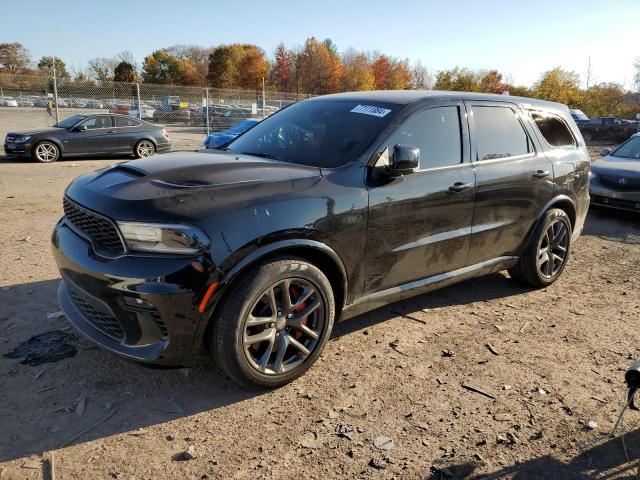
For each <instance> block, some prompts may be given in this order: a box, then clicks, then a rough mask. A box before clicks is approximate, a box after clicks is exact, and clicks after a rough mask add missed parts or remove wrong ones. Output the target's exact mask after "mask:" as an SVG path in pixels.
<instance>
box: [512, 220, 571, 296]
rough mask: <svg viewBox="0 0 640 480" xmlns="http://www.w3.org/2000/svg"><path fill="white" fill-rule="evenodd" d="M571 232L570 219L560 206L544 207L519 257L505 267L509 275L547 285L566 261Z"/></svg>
mask: <svg viewBox="0 0 640 480" xmlns="http://www.w3.org/2000/svg"><path fill="white" fill-rule="evenodd" d="M554 232H557V233H554ZM571 234H572V231H571V220H570V219H569V216H568V215H567V214H566V212H565V211H564V210H562V209H560V208H552V209H550V210H547V211H546V212H545V214H544V215H543V217H542V218H541V219H540V220H539V221H538V224H537V225H536V227H535V229H534V230H533V234H532V235H531V238H530V239H529V242H528V243H527V246H526V247H525V249H524V251H523V253H522V256H521V257H520V260H519V261H518V263H517V264H516V265H514V266H513V267H512V268H510V269H509V275H510V276H511V278H513V279H514V280H516V281H518V282H520V283H523V284H525V285H529V286H532V287H536V288H542V287H546V286H548V285H551V284H552V283H553V282H555V281H556V280H557V279H558V277H559V276H560V275H561V274H562V272H563V270H564V267H565V266H566V265H567V261H568V260H569V254H570V252H571ZM541 262H542V263H541Z"/></svg>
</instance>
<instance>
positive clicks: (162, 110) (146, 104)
mask: <svg viewBox="0 0 640 480" xmlns="http://www.w3.org/2000/svg"><path fill="white" fill-rule="evenodd" d="M309 97H310V95H304V94H296V93H283V92H273V91H269V90H227V89H215V88H206V87H204V88H201V87H188V86H181V85H157V84H147V83H119V82H94V81H88V80H71V79H70V78H68V77H60V76H56V75H55V74H54V73H53V72H52V74H51V75H25V74H8V73H2V74H0V112H1V113H4V114H6V113H7V112H11V111H15V112H16V113H17V112H20V111H38V110H40V111H47V112H48V111H49V109H50V110H51V112H50V115H52V117H55V119H56V121H59V120H62V119H64V118H66V117H68V116H70V115H73V114H76V113H79V112H87V113H88V112H103V113H104V112H111V113H118V114H122V115H130V116H132V117H136V118H140V119H142V120H145V121H148V122H151V123H155V124H162V125H166V126H169V127H191V128H196V129H199V131H202V132H207V133H209V132H215V131H219V130H224V129H226V128H229V127H230V126H232V125H234V124H236V123H238V122H239V121H241V120H244V119H247V118H256V119H262V118H265V117H267V116H269V115H271V114H272V113H274V112H276V111H278V110H279V109H281V108H283V107H286V106H287V105H290V104H291V103H295V102H296V101H298V100H303V99H305V98H309ZM3 116H6V115H3Z"/></svg>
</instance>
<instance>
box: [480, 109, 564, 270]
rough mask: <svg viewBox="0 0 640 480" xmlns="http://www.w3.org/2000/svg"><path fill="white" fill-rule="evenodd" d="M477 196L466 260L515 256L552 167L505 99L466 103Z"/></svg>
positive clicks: (549, 185) (548, 194)
mask: <svg viewBox="0 0 640 480" xmlns="http://www.w3.org/2000/svg"><path fill="white" fill-rule="evenodd" d="M467 110H468V111H469V112H470V116H469V124H470V131H471V151H472V154H471V155H472V159H473V162H474V164H475V171H476V195H475V206H474V213H473V234H472V236H471V247H470V249H469V264H470V265H471V264H476V263H480V262H482V261H484V260H490V259H494V258H497V257H501V256H511V255H517V254H518V253H519V251H520V249H521V247H522V246H523V245H524V243H525V242H526V241H527V239H528V234H529V232H530V230H531V228H532V227H533V225H534V223H535V221H536V218H537V216H538V214H539V213H540V211H541V209H542V208H543V207H544V205H545V204H546V203H547V202H548V201H549V200H551V198H552V196H553V185H554V184H553V166H552V164H551V162H550V161H549V159H548V158H547V157H546V155H545V154H544V152H542V151H541V150H542V149H541V147H540V145H539V143H538V142H537V141H534V139H535V138H536V137H535V135H534V133H533V129H532V125H531V122H530V120H529V119H528V118H527V117H526V116H525V114H524V113H523V112H521V111H520V110H519V109H518V108H517V107H516V106H515V105H513V104H511V103H507V102H469V103H467Z"/></svg>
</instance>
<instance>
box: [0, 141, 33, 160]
mask: <svg viewBox="0 0 640 480" xmlns="http://www.w3.org/2000/svg"><path fill="white" fill-rule="evenodd" d="M4 153H5V154H6V155H8V156H10V157H31V144H24V143H6V142H5V144H4Z"/></svg>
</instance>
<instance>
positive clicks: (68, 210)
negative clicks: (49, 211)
mask: <svg viewBox="0 0 640 480" xmlns="http://www.w3.org/2000/svg"><path fill="white" fill-rule="evenodd" d="M63 207H64V215H65V217H66V218H67V219H68V220H69V221H70V222H71V223H72V224H73V225H74V226H75V227H76V228H78V229H79V230H80V231H82V232H84V233H85V234H86V235H88V236H89V238H90V239H91V240H93V241H95V242H96V244H97V245H99V246H100V247H102V248H105V249H106V250H108V251H110V252H113V253H124V245H123V244H122V240H121V239H120V235H118V230H116V227H115V225H114V224H113V222H112V221H111V220H108V219H107V218H105V217H102V216H100V215H97V214H95V213H93V212H92V211H90V210H87V209H86V208H83V207H81V206H80V205H77V204H76V203H73V202H72V201H70V200H69V199H68V198H67V197H65V198H64V201H63Z"/></svg>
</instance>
